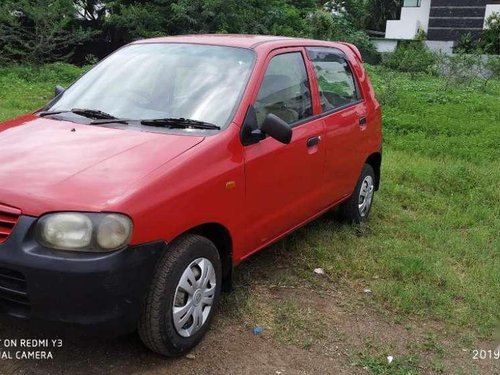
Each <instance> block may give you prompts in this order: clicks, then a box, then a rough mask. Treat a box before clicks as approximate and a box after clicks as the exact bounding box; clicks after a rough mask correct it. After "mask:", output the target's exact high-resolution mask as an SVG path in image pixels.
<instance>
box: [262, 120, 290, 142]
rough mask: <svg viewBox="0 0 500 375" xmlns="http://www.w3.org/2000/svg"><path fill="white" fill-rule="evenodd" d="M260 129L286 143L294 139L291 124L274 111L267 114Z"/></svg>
mask: <svg viewBox="0 0 500 375" xmlns="http://www.w3.org/2000/svg"><path fill="white" fill-rule="evenodd" d="M260 131H261V132H262V133H264V134H267V135H269V136H270V137H272V138H274V139H276V140H277V141H278V142H281V143H284V144H286V145H287V144H289V143H290V141H291V140H292V133H293V132H292V128H291V127H290V125H288V124H287V123H286V122H285V121H283V120H282V119H280V118H279V117H278V116H276V115H273V114H272V113H269V114H268V115H267V116H266V118H265V119H264V122H263V123H262V126H261V127H260Z"/></svg>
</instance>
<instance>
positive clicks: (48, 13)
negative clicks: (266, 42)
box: [0, 0, 374, 64]
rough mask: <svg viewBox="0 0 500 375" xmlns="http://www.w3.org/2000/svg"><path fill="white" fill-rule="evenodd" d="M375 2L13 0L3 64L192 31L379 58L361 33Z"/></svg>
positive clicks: (3, 30) (7, 4) (97, 51)
mask: <svg viewBox="0 0 500 375" xmlns="http://www.w3.org/2000/svg"><path fill="white" fill-rule="evenodd" d="M367 1H368V0H342V1H341V2H340V4H341V5H342V11H341V12H331V11H327V9H334V8H333V7H332V6H327V5H328V4H329V3H330V2H328V1H319V0H250V1H239V0H178V1H173V0H152V1H139V0H54V1H50V0H20V1H15V0H5V1H4V2H2V5H0V56H1V57H0V59H1V60H3V61H0V63H2V62H3V63H6V62H9V61H10V62H12V61H15V62H20V63H29V64H32V63H45V62H52V61H61V60H63V61H64V60H66V61H67V60H68V59H69V58H70V56H71V54H72V52H73V50H74V49H75V48H76V50H77V54H76V57H75V59H76V60H70V61H78V62H79V63H82V62H85V61H94V60H95V57H98V58H102V57H104V56H105V55H107V54H108V53H110V52H112V51H113V50H114V49H116V48H118V47H120V46H122V45H124V44H126V43H129V42H130V41H132V40H135V39H139V38H148V37H155V36H163V35H178V34H192V33H238V34H273V35H284V36H297V37H315V38H322V39H328V40H343V41H347V42H351V43H354V44H356V45H358V47H360V49H361V50H362V51H365V52H368V53H374V48H373V46H372V44H371V42H370V40H369V38H368V36H367V34H366V33H365V32H363V31H361V29H362V27H363V25H364V21H363V20H364V19H366V12H367V5H366V4H367Z"/></svg>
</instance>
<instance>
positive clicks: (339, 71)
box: [307, 48, 360, 112]
mask: <svg viewBox="0 0 500 375" xmlns="http://www.w3.org/2000/svg"><path fill="white" fill-rule="evenodd" d="M307 52H308V54H309V57H310V59H311V61H312V62H313V65H314V70H315V71H316V77H317V81H318V86H319V87H318V89H319V93H320V99H321V110H322V112H327V111H331V110H334V109H337V108H341V107H344V106H346V105H349V104H352V103H356V102H357V101H359V99H360V95H359V90H358V87H357V84H356V80H355V78H354V75H353V73H352V71H351V68H350V66H349V64H348V63H347V61H346V59H345V58H344V57H343V53H342V52H341V51H339V50H337V49H335V48H308V49H307Z"/></svg>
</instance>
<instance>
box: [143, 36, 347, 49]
mask: <svg viewBox="0 0 500 375" xmlns="http://www.w3.org/2000/svg"><path fill="white" fill-rule="evenodd" d="M134 43H192V44H211V45H219V46H229V47H240V48H249V49H257V48H258V47H259V46H264V45H265V47H266V49H274V48H280V47H293V46H305V45H307V46H334V47H340V45H342V43H336V42H326V41H321V40H314V39H304V38H290V37H285V36H272V35H245V34H194V35H179V36H168V37H160V38H152V39H144V40H139V41H137V42H134Z"/></svg>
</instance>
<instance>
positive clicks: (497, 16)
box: [480, 13, 500, 55]
mask: <svg viewBox="0 0 500 375" xmlns="http://www.w3.org/2000/svg"><path fill="white" fill-rule="evenodd" d="M480 46H481V48H482V49H483V50H484V51H485V52H486V53H491V54H496V55H500V13H493V14H492V15H491V16H489V17H488V19H487V20H486V29H485V30H484V32H483V35H482V36H481V42H480Z"/></svg>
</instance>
